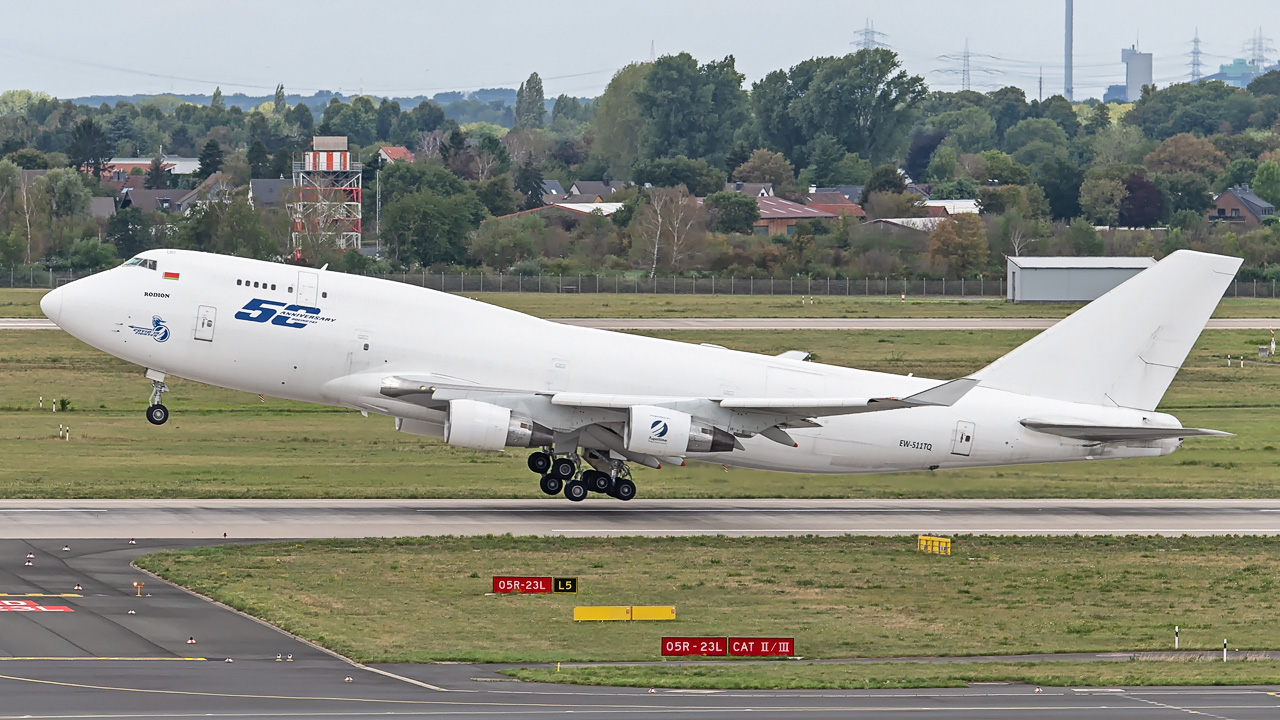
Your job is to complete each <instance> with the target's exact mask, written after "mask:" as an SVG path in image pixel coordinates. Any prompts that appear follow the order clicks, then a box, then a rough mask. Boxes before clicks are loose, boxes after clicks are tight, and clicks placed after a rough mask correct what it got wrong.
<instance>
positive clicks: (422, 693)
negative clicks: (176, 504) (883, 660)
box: [0, 519, 1280, 720]
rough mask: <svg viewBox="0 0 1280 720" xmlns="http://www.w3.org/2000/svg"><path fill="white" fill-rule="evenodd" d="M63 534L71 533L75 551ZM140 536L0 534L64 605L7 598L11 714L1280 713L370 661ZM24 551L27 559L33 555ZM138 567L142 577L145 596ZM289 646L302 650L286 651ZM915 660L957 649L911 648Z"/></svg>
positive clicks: (21, 594) (32, 587)
mask: <svg viewBox="0 0 1280 720" xmlns="http://www.w3.org/2000/svg"><path fill="white" fill-rule="evenodd" d="M14 522H17V524H19V525H25V524H26V521H25V520H18V521H13V520H11V519H5V520H4V521H3V523H4V526H6V527H7V526H10V525H12V524H13V523H14ZM120 527H123V526H120ZM117 529H119V528H117ZM64 542H67V543H69V544H68V545H67V546H66V547H67V548H68V549H66V550H64V549H63V547H64ZM136 542H137V544H130V543H129V542H128V540H126V539H125V538H123V537H117V538H114V539H109V540H83V539H74V540H70V541H66V540H63V539H57V540H55V539H47V540H42V541H21V540H2V541H0V557H2V558H9V559H8V560H6V561H4V562H2V563H0V592H3V593H6V595H4V596H3V597H0V603H5V604H7V605H8V606H11V607H12V606H14V605H15V604H17V603H24V604H26V605H27V606H30V605H31V604H33V603H34V604H39V605H40V606H41V607H52V608H64V609H65V610H61V611H27V612H0V718H55V717H111V718H142V717H145V718H188V717H196V716H203V717H236V718H281V717H321V716H324V717H341V718H375V717H377V718H384V717H387V716H388V715H392V716H407V717H426V716H431V717H469V718H470V717H476V718H526V717H528V718H534V717H543V716H546V715H549V714H574V715H575V716H579V717H599V718H648V717H654V716H672V715H696V716H697V717H706V718H727V717H737V716H741V715H745V714H748V713H750V715H751V716H752V717H779V718H782V717H788V718H789V717H813V718H836V717H841V718H847V717H851V716H853V717H885V718H936V717H947V718H960V719H967V718H974V719H978V718H1022V717H1027V716H1029V715H1033V714H1034V715H1036V716H1042V717H1064V718H1079V717H1088V718H1107V719H1112V718H1115V719H1120V718H1126V719H1127V718H1177V717H1182V716H1184V715H1186V714H1188V713H1195V714H1204V715H1208V716H1209V717H1213V718H1232V719H1236V718H1238V719H1240V720H1249V719H1252V718H1274V717H1275V716H1276V714H1277V713H1280V687H1266V688H1137V689H1125V688H1046V689H1044V691H1043V692H1042V693H1036V692H1035V690H1034V688H1031V687H1028V686H1023V685H1018V684H984V685H975V686H974V687H971V688H967V689H942V690H910V691H829V690H828V691H679V690H657V691H656V692H653V693H650V692H649V691H648V690H647V689H644V688H594V687H579V686H570V685H544V684H537V683H516V682H512V681H510V679H509V678H506V677H505V676H503V675H500V674H498V671H499V670H501V669H502V668H504V667H509V666H476V665H466V664H435V665H379V666H372V667H366V666H362V665H357V664H354V663H350V662H348V661H346V660H344V659H342V658H340V657H337V656H334V655H331V654H329V653H327V652H326V651H323V650H320V649H319V648H316V647H313V646H311V645H309V644H307V643H305V642H303V641H301V640H298V639H295V638H293V637H291V636H288V635H286V634H284V633H281V632H279V631H277V630H275V629H274V628H271V627H269V626H266V625H264V624H262V623H260V622H258V621H256V620H253V619H252V618H249V617H247V616H245V615H241V614H239V613H236V612H234V611H232V610H230V609H227V608H225V607H223V606H220V605H217V604H214V603H210V602H208V601H206V600H204V599H201V598H199V597H197V596H194V595H191V594H190V593H187V592H186V591H184V590H181V589H179V588H176V587H173V586H171V585H169V584H168V583H165V582H163V581H161V580H159V579H157V578H154V577H152V576H150V575H148V574H146V573H143V572H141V571H139V570H135V569H133V568H131V567H130V565H129V562H130V561H131V560H132V559H134V558H136V557H138V556H140V555H142V554H145V553H148V552H151V551H154V550H157V549H162V548H183V547H192V546H195V545H199V544H201V542H200V541H190V540H145V539H143V540H137V541H136ZM28 553H30V554H31V555H32V559H31V562H32V565H30V566H27V565H25V559H24V558H25V556H26V555H27V554H28ZM135 581H136V582H142V583H144V586H143V587H142V589H141V592H142V595H143V596H142V597H138V595H137V593H138V591H137V590H136V589H135V586H134V585H133V583H134V582H135ZM77 584H79V585H80V586H81V589H80V590H78V591H77V590H75V586H76V585H77ZM33 594H34V595H33ZM68 611H69V612H68ZM130 611H133V614H130ZM188 638H194V639H195V641H196V642H195V644H190V643H188V642H187V640H188ZM277 654H280V655H283V656H284V657H286V658H287V657H289V656H290V655H291V656H292V657H293V660H292V661H285V660H276V657H277ZM1093 657H1094V658H1095V659H1103V660H1123V659H1127V657H1125V656H1122V655H1114V654H1113V655H1101V656H1093ZM227 659H230V660H232V662H227ZM992 659H995V658H992ZM1006 659H1008V658H1006ZM1017 659H1035V658H1017ZM1057 659H1069V660H1078V659H1087V658H1085V657H1077V656H1070V657H1067V656H1063V657H1062V658H1057ZM917 660H926V661H956V660H957V659H954V658H952V659H909V658H902V659H899V661H917ZM347 678H351V682H346V679H347Z"/></svg>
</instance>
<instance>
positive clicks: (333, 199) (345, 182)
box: [289, 136, 362, 251]
mask: <svg viewBox="0 0 1280 720" xmlns="http://www.w3.org/2000/svg"><path fill="white" fill-rule="evenodd" d="M361 169H362V168H361V164H360V163H358V162H351V153H349V152H347V138H346V137H335V136H316V137H314V138H312V142H311V150H309V151H307V152H305V153H303V160H302V162H300V163H298V162H296V163H294V164H293V191H294V199H293V202H292V203H290V208H289V209H290V212H291V214H292V216H293V247H294V248H295V249H299V250H301V249H306V250H308V251H310V250H311V248H312V247H314V246H317V245H331V246H335V247H337V248H339V249H341V250H347V249H355V250H359V249H360V231H361V226H360V216H361V211H360V201H361V192H362V190H361V181H360V180H361V175H360V171H361Z"/></svg>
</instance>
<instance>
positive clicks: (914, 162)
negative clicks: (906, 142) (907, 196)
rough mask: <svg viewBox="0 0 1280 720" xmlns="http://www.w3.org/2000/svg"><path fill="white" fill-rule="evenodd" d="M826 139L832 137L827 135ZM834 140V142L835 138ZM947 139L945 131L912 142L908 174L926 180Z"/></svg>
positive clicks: (918, 136)
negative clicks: (931, 161) (931, 159)
mask: <svg viewBox="0 0 1280 720" xmlns="http://www.w3.org/2000/svg"><path fill="white" fill-rule="evenodd" d="M824 135H825V133H824ZM826 137H831V136H830V135H827V136H826ZM832 139H833V140H834V138H832ZM946 139H947V133H946V132H945V131H943V130H936V131H934V132H930V133H924V134H923V135H917V136H916V137H915V139H914V140H912V141H911V146H910V147H908V148H907V161H906V171H907V174H908V175H910V176H911V177H913V178H915V179H916V180H920V179H922V178H924V177H925V173H926V172H927V170H928V167H929V160H930V158H931V157H933V155H934V153H935V152H937V150H938V146H939V145H941V144H942V141H943V140H946ZM953 145H954V144H953Z"/></svg>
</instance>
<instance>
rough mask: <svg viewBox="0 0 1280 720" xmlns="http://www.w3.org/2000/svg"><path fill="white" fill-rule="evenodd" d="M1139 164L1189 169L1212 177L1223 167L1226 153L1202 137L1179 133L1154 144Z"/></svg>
mask: <svg viewBox="0 0 1280 720" xmlns="http://www.w3.org/2000/svg"><path fill="white" fill-rule="evenodd" d="M1143 164H1144V165H1146V166H1147V169H1148V170H1150V171H1151V172H1157V173H1182V172H1191V173H1199V174H1201V175H1205V176H1208V177H1216V176H1217V175H1218V173H1221V172H1222V171H1223V170H1225V169H1226V167H1227V156H1226V155H1224V154H1223V153H1222V151H1221V150H1219V149H1218V148H1216V147H1214V145H1213V143H1211V142H1209V141H1208V140H1205V139H1204V138H1198V137H1196V136H1195V135H1191V134H1189V133H1179V134H1177V135H1174V136H1173V137H1171V138H1169V139H1167V140H1165V141H1164V142H1162V143H1160V144H1159V145H1158V146H1156V149H1155V150H1152V151H1151V152H1150V153H1148V154H1147V157H1146V158H1145V159H1144V160H1143Z"/></svg>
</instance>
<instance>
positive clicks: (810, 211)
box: [753, 196, 837, 235]
mask: <svg viewBox="0 0 1280 720" xmlns="http://www.w3.org/2000/svg"><path fill="white" fill-rule="evenodd" d="M756 205H757V206H758V207H759V208H760V219H759V220H757V221H756V224H755V228H754V230H753V231H754V233H755V234H756V235H791V234H793V233H795V231H796V223H797V222H799V221H801V220H834V219H835V218H836V217H837V216H836V214H835V213H830V212H827V211H826V210H819V209H818V208H814V207H809V206H807V205H801V204H800V203H795V202H791V201H790V200H783V199H782V198H780V197H772V196H757V197H756Z"/></svg>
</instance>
